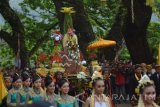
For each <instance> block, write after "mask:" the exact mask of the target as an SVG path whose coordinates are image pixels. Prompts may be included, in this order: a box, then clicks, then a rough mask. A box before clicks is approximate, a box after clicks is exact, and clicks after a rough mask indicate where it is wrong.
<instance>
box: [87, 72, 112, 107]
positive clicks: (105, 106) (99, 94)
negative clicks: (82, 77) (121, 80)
mask: <svg viewBox="0 0 160 107" xmlns="http://www.w3.org/2000/svg"><path fill="white" fill-rule="evenodd" d="M93 76H94V77H93ZM93 76H92V86H93V91H92V95H91V97H89V98H88V99H87V101H86V103H85V107H112V102H111V100H110V98H109V97H107V96H105V95H104V94H103V93H104V89H105V84H104V80H103V78H102V76H100V75H98V74H97V75H94V74H93Z"/></svg>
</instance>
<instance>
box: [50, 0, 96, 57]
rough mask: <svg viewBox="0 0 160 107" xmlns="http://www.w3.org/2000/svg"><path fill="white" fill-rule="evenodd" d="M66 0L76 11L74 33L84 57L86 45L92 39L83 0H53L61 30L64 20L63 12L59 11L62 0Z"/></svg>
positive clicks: (91, 31)
mask: <svg viewBox="0 0 160 107" xmlns="http://www.w3.org/2000/svg"><path fill="white" fill-rule="evenodd" d="M64 1H65V2H67V3H68V4H69V5H70V6H72V7H74V9H75V11H76V13H75V15H73V26H74V28H75V30H76V34H77V35H78V41H79V45H80V50H81V51H82V53H83V54H84V57H85V58H87V57H86V54H87V53H86V47H87V45H88V44H89V42H91V41H92V40H94V35H93V30H92V26H91V24H90V22H89V20H88V17H87V13H86V11H85V9H84V4H83V0H78V1H75V0H53V2H54V4H55V7H56V11H57V16H58V19H59V23H60V28H61V31H63V30H62V29H63V22H64V15H63V13H60V9H61V8H62V7H63V6H64V4H63V2H64Z"/></svg>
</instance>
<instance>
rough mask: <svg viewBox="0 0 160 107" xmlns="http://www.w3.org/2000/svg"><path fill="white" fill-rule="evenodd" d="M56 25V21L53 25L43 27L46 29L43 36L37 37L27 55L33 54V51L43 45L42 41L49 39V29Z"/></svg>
mask: <svg viewBox="0 0 160 107" xmlns="http://www.w3.org/2000/svg"><path fill="white" fill-rule="evenodd" d="M57 25H58V22H57V23H55V24H54V25H51V26H49V27H48V28H46V29H45V30H46V33H45V34H44V36H43V37H41V38H39V39H38V40H37V42H36V44H35V45H34V47H33V48H32V49H31V51H30V52H29V57H31V56H32V55H33V54H34V52H35V51H36V50H37V49H38V48H39V47H40V46H42V45H43V43H44V42H45V41H48V40H49V38H50V36H48V33H49V31H50V30H51V29H52V28H54V27H55V26H57Z"/></svg>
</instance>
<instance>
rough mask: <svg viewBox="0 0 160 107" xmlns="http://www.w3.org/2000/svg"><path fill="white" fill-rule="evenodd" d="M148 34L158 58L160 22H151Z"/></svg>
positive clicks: (149, 41)
mask: <svg viewBox="0 0 160 107" xmlns="http://www.w3.org/2000/svg"><path fill="white" fill-rule="evenodd" d="M147 36H148V43H149V46H150V48H151V49H152V52H153V54H154V57H155V58H156V57H157V55H158V45H159V43H160V23H150V25H149V27H148V30H147Z"/></svg>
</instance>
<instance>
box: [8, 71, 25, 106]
mask: <svg viewBox="0 0 160 107" xmlns="http://www.w3.org/2000/svg"><path fill="white" fill-rule="evenodd" d="M12 85H13V88H12V89H11V90H10V91H9V93H8V96H7V107H17V105H18V100H17V98H18V92H19V91H20V88H21V86H22V80H21V76H20V75H19V74H17V73H15V74H14V76H13V80H12Z"/></svg>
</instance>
